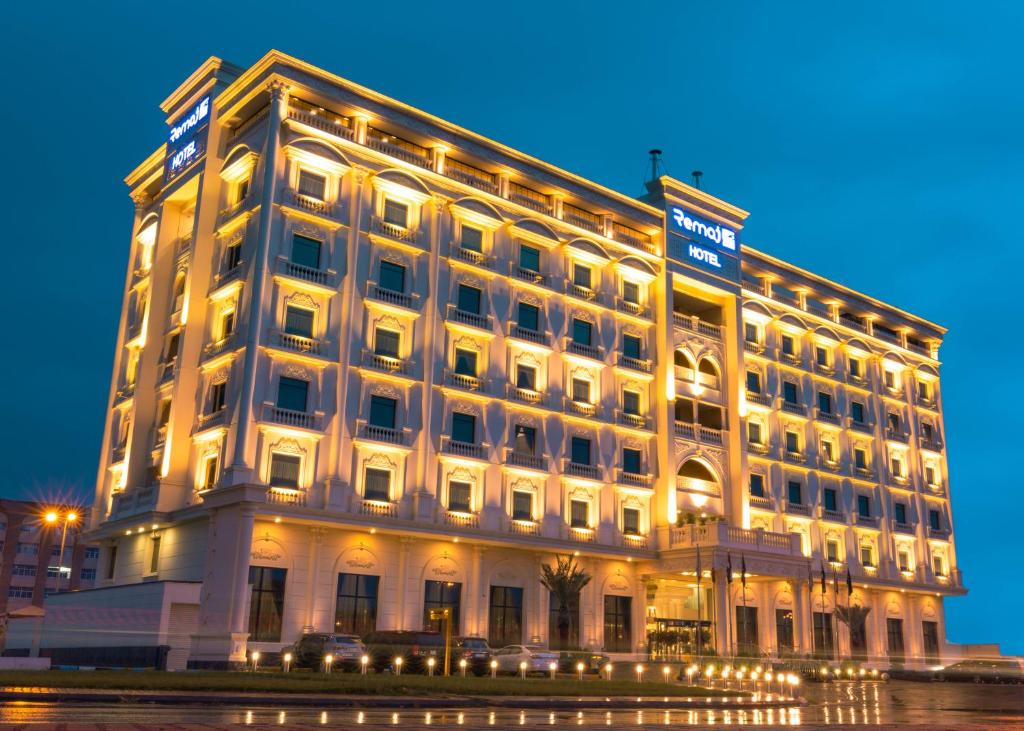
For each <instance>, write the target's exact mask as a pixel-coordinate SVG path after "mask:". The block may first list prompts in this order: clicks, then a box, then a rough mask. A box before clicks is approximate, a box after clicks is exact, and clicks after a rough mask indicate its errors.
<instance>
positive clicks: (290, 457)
mask: <svg viewBox="0 0 1024 731" xmlns="http://www.w3.org/2000/svg"><path fill="white" fill-rule="evenodd" d="M301 466H302V458H301V457H299V456H298V455H295V454H277V453H274V454H272V455H270V486H271V487H290V488H293V489H295V488H297V487H298V486H299V468H300V467H301Z"/></svg>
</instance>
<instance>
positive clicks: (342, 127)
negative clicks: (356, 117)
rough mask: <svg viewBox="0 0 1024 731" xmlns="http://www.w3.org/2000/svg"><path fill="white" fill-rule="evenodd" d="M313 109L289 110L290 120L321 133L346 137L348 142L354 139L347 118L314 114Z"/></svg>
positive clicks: (327, 114) (292, 108)
mask: <svg viewBox="0 0 1024 731" xmlns="http://www.w3.org/2000/svg"><path fill="white" fill-rule="evenodd" d="M315 111H317V110H313V109H309V110H306V109H296V108H295V107H291V108H289V109H288V118H289V119H294V120H295V121H296V122H300V123H302V124H304V125H306V126H308V127H313V128H315V129H318V130H320V131H321V132H327V133H328V134H332V135H337V136H338V137H344V138H345V139H346V140H351V139H352V138H353V129H352V125H351V121H350V120H349V119H348V118H347V117H341V116H338V115H334V114H330V113H314V112H315Z"/></svg>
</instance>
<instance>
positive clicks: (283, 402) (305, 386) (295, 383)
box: [277, 376, 309, 411]
mask: <svg viewBox="0 0 1024 731" xmlns="http://www.w3.org/2000/svg"><path fill="white" fill-rule="evenodd" d="M308 396H309V381H303V380H302V379H301V378H289V377H288V376H281V378H280V380H278V382H277V408H279V409H287V410H288V411H305V410H306V403H307V398H308Z"/></svg>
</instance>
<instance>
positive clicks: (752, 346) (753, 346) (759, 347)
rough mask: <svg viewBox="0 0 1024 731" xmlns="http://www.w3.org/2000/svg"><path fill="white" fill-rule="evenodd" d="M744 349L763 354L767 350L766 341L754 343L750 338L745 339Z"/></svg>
mask: <svg viewBox="0 0 1024 731" xmlns="http://www.w3.org/2000/svg"><path fill="white" fill-rule="evenodd" d="M743 350H745V351H746V352H748V353H753V354H754V355H761V353H763V352H764V351H765V347H764V343H753V342H751V341H749V340H744V341H743Z"/></svg>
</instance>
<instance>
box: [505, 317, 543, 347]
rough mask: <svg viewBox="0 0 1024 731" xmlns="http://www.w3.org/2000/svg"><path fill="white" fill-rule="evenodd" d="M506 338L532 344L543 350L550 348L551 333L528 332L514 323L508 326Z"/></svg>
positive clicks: (528, 330) (527, 329) (540, 331)
mask: <svg viewBox="0 0 1024 731" xmlns="http://www.w3.org/2000/svg"><path fill="white" fill-rule="evenodd" d="M508 336H509V337H510V338H515V339H516V340H524V341H526V342H528V343H533V344H534V345H541V346H543V347H545V348H550V347H551V333H549V332H547V331H544V330H530V329H529V328H525V327H521V326H520V325H517V324H516V323H514V322H510V323H509V324H508Z"/></svg>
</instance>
